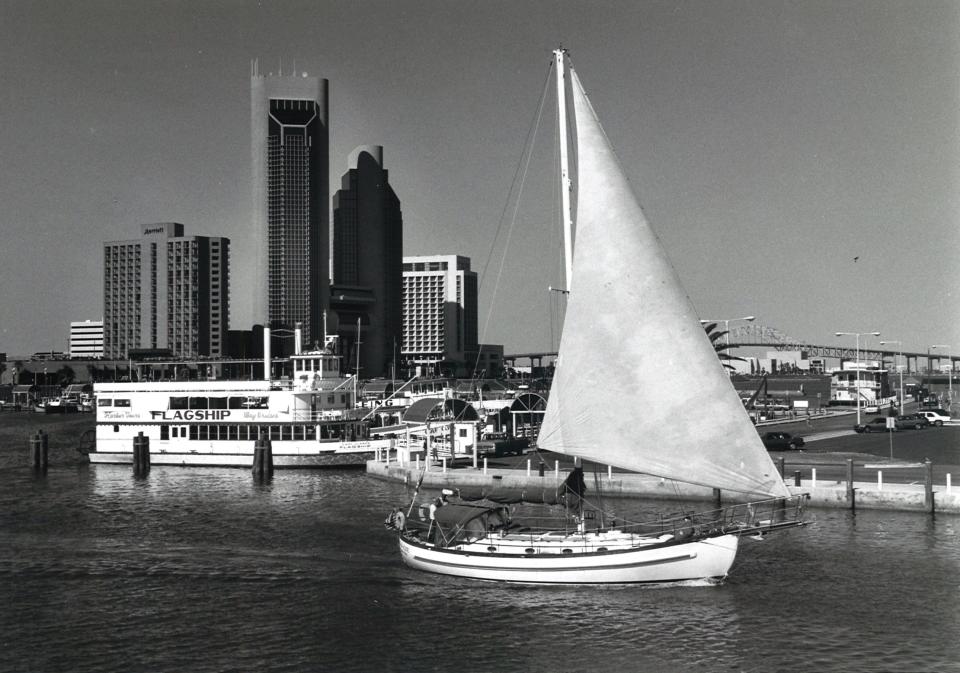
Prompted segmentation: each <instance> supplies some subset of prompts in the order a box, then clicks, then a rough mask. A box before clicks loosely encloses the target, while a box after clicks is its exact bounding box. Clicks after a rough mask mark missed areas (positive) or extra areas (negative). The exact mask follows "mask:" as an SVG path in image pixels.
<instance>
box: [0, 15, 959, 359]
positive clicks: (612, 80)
mask: <svg viewBox="0 0 960 673" xmlns="http://www.w3.org/2000/svg"><path fill="white" fill-rule="evenodd" d="M561 43H562V44H563V45H564V46H565V47H567V48H569V49H570V51H571V54H572V58H573V62H574V65H575V67H576V68H577V71H578V72H579V74H580V77H581V79H582V81H583V83H584V86H585V88H586V89H587V93H588V94H589V95H590V97H591V100H592V101H593V104H594V107H595V108H596V110H597V113H598V115H599V117H600V120H601V122H602V123H603V125H604V127H605V129H606V131H607V134H608V136H609V137H610V139H611V141H612V143H613V145H614V147H615V148H616V150H617V152H618V153H619V156H620V159H621V162H622V163H623V165H624V166H625V168H626V170H627V172H628V174H629V177H630V179H631V182H632V183H633V186H634V189H635V191H636V192H637V194H638V196H639V197H640V201H641V203H642V204H643V205H644V209H645V211H646V213H647V216H648V218H649V219H650V221H651V224H652V225H653V227H654V229H656V231H657V232H658V234H659V236H660V238H661V240H662V242H663V244H664V247H665V248H666V250H667V252H668V254H669V255H670V258H671V260H672V262H673V264H674V266H675V267H676V268H677V270H678V272H679V274H680V277H681V279H682V281H683V282H684V284H685V287H686V289H687V291H688V293H689V295H690V297H691V299H692V300H693V303H694V305H695V306H696V307H697V310H698V311H699V312H700V314H701V316H703V317H705V318H735V317H739V316H745V315H756V316H757V318H758V322H760V323H762V324H764V325H767V326H771V327H775V328H777V329H779V330H780V331H781V332H783V333H785V334H788V335H791V336H793V337H795V338H797V339H800V340H803V341H806V342H809V343H816V344H828V345H830V344H836V345H852V344H848V342H850V341H851V338H838V337H835V336H834V332H836V331H873V330H879V331H881V332H882V333H883V336H882V337H881V338H882V339H889V340H902V341H903V347H904V349H905V350H916V351H926V349H927V348H928V347H929V346H930V345H931V344H952V348H951V349H950V350H951V352H954V353H960V275H958V264H957V261H958V255H960V215H958V213H960V124H958V121H960V78H958V76H960V3H957V2H952V1H950V2H924V1H910V2H907V1H906V0H904V1H897V2H882V1H880V0H865V1H859V2H857V1H850V2H837V1H835V0H829V1H825V2H815V1H805V2H796V1H793V0H790V1H786V2H778V1H776V0H756V1H750V0H740V1H737V2H727V1H723V0H704V1H694V0H690V1H682V2H678V1H663V2H643V1H638V0H627V1H623V2H613V1H610V2H606V1H604V2H600V1H596V2H547V1H528V0H510V1H499V0H483V1H479V0H478V1H470V2H467V1H457V0H449V1H445V2H440V1H430V2H426V1H422V2H421V1H416V2H414V1H403V0H383V1H365V0H349V1H344V2H333V1H323V0H320V1H317V0H311V1H309V2H307V1H304V2H293V1H287V0H275V1H271V2H262V3H259V2H252V1H236V2H223V1H217V2H213V1H208V0H192V1H189V2H188V1H184V2H178V1H168V2H142V1H139V0H126V1H119V0H118V1H94V2H79V3H64V2H59V1H56V2H49V1H38V0H0V54H2V56H3V58H2V67H0V102H2V105H0V110H2V123H0V351H6V352H8V353H10V354H29V353H31V352H33V351H37V350H42V349H51V348H53V349H63V350H66V347H67V340H68V331H69V322H70V321H71V320H84V319H99V318H100V317H101V315H102V290H101V288H102V283H103V277H102V244H103V242H104V241H106V240H113V239H123V238H131V237H136V236H138V235H139V227H140V225H141V224H142V223H149V222H161V221H177V222H182V223H183V224H184V225H185V227H186V232H187V233H188V234H204V235H215V236H219V235H222V236H228V237H230V238H231V239H232V241H233V250H232V253H233V260H232V269H231V274H232V283H231V304H232V320H231V326H232V327H233V328H244V327H249V324H250V323H251V321H252V317H253V316H252V315H251V313H250V306H249V297H250V295H251V293H252V292H253V288H252V287H251V285H250V279H249V274H248V273H247V271H246V269H247V268H248V260H249V257H250V254H251V252H252V250H251V248H250V247H249V246H250V242H249V236H248V235H247V230H248V228H249V223H250V219H251V215H250V204H251V199H250V192H251V186H250V179H251V178H250V93H249V73H250V61H251V60H252V59H254V58H259V62H260V70H261V71H262V72H271V71H272V72H278V71H279V69H280V67H281V63H282V67H283V69H284V72H285V73H286V72H292V71H293V69H294V66H295V67H296V70H297V71H306V72H308V73H309V74H311V75H316V76H319V77H324V78H327V79H328V80H329V81H330V122H331V128H330V140H331V144H330V147H331V150H330V173H331V194H332V193H333V192H334V191H335V190H336V189H337V188H338V187H339V184H340V176H341V175H342V173H343V172H344V171H345V170H346V169H347V156H348V154H349V153H350V151H351V150H352V149H353V148H354V147H356V146H358V145H361V144H380V145H383V146H384V164H385V167H386V168H387V169H388V170H389V171H390V181H391V184H392V185H393V187H394V190H395V191H396V192H397V194H398V196H399V198H400V199H401V202H402V207H403V213H404V253H405V254H408V255H413V254H441V253H442V254H462V255H467V256H469V257H470V258H471V259H472V264H473V268H474V270H477V271H483V269H484V268H487V269H488V271H487V273H486V274H484V275H483V277H482V278H481V293H480V295H481V296H480V318H481V320H480V322H481V332H482V334H481V340H482V341H484V342H488V343H503V344H504V345H505V347H506V350H507V352H508V353H510V352H524V351H531V350H545V349H550V348H551V347H553V346H555V344H556V341H557V335H556V334H555V333H554V330H555V329H556V327H555V326H552V322H551V308H550V306H551V303H550V298H549V293H548V292H547V287H548V286H551V285H552V286H555V287H556V286H562V285H563V280H562V263H561V261H560V257H559V255H560V252H559V250H560V247H559V239H560V234H559V231H558V228H557V224H556V221H557V219H556V218H557V215H556V206H555V205H554V203H553V200H554V198H555V194H556V190H555V189H553V190H552V191H551V188H550V187H549V183H548V182H544V180H545V178H544V177H543V176H545V175H547V173H545V170H546V169H543V168H540V167H537V166H536V165H534V164H535V162H532V163H531V169H530V170H531V177H529V178H528V182H527V187H526V190H525V191H526V194H525V196H524V200H523V201H521V205H520V206H519V208H518V210H517V213H518V216H517V223H516V225H515V226H514V227H513V228H512V230H511V228H510V225H509V221H510V220H511V219H512V217H511V216H512V213H513V206H512V204H511V205H509V206H508V205H507V200H508V194H509V192H510V189H511V184H512V180H513V176H514V173H515V171H516V168H517V166H518V162H519V161H520V155H521V151H522V149H523V146H524V140H525V137H526V134H527V131H528V129H529V127H530V125H531V121H532V120H533V119H534V116H535V113H536V108H537V103H538V100H539V97H540V94H541V91H542V90H543V88H544V82H545V77H546V74H547V71H548V64H549V62H550V52H551V50H552V49H553V48H554V47H556V46H557V45H558V44H561ZM544 123H545V124H546V123H547V122H544ZM544 131H545V132H544V134H543V137H544V139H545V140H544V142H546V143H547V144H546V145H542V146H540V147H544V148H545V149H544V153H545V155H546V156H549V155H550V153H551V152H552V143H553V142H554V141H553V136H554V131H553V129H552V127H548V128H546V129H545V130H544ZM549 170H550V171H552V169H549ZM549 175H551V176H552V172H551V173H549ZM504 212H506V213H507V216H506V221H507V223H506V224H503V226H501V219H502V215H503V213H504ZM498 231H499V234H498ZM508 231H510V237H509V249H506V248H507V240H506V239H507V232H508ZM855 259H856V261H854V260H855ZM501 268H502V272H501V271H500V269H501ZM495 287H496V294H495V295H494V288H495ZM488 315H489V320H488ZM625 319H632V317H631V316H625ZM864 343H869V342H866V341H865V342H864Z"/></svg>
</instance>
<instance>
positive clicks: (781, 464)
mask: <svg viewBox="0 0 960 673" xmlns="http://www.w3.org/2000/svg"><path fill="white" fill-rule="evenodd" d="M777 469H778V470H780V478H781V479H783V478H784V477H785V476H787V472H786V469H787V468H786V459H785V458H784V457H783V456H780V457H779V458H777Z"/></svg>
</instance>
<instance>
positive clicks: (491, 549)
mask: <svg viewBox="0 0 960 673" xmlns="http://www.w3.org/2000/svg"><path fill="white" fill-rule="evenodd" d="M487 551H497V548H496V547H487Z"/></svg>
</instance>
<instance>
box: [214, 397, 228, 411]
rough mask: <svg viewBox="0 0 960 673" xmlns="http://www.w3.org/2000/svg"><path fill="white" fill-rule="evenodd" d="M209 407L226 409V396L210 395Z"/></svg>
mask: <svg viewBox="0 0 960 673" xmlns="http://www.w3.org/2000/svg"><path fill="white" fill-rule="evenodd" d="M210 408H211V409H226V408H227V398H226V397H211V398H210Z"/></svg>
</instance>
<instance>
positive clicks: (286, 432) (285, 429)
mask: <svg viewBox="0 0 960 673" xmlns="http://www.w3.org/2000/svg"><path fill="white" fill-rule="evenodd" d="M291 431H292V429H291V427H290V426H289V425H282V426H280V439H285V440H288V441H289V440H291V439H293V437H291V436H290V433H291Z"/></svg>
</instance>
